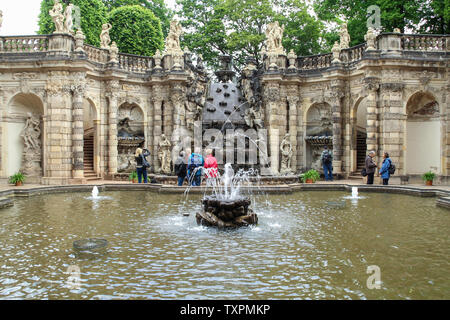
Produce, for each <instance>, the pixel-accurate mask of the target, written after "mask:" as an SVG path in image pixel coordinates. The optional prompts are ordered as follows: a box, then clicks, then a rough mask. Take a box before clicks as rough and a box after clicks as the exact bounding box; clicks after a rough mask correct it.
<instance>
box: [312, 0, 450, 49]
mask: <svg viewBox="0 0 450 320" xmlns="http://www.w3.org/2000/svg"><path fill="white" fill-rule="evenodd" d="M448 3H449V1H448V0H429V1H423V0H359V1H354V0H339V1H337V0H314V10H315V12H316V13H317V15H318V17H319V18H320V19H322V20H324V21H326V22H328V23H332V24H333V23H334V24H336V23H337V24H340V23H342V21H343V20H346V21H347V22H348V25H347V27H348V32H349V34H350V38H351V42H350V45H351V46H354V45H357V44H360V43H363V42H364V35H365V34H366V32H367V19H368V18H369V17H370V15H371V13H367V8H368V7H369V6H371V5H377V6H378V7H379V8H380V18H381V30H382V31H383V32H392V31H393V30H394V28H399V29H400V30H401V31H402V32H405V31H410V30H413V31H416V32H421V31H426V32H429V33H445V32H447V33H448V25H449V24H448V22H449V15H450V12H449V10H450V9H449V8H448V7H449V5H448ZM446 8H447V15H446V13H445V12H446V11H445V10H446ZM419 26H421V27H419ZM338 29H339V27H335V28H334V29H332V30H331V35H330V36H328V37H327V40H328V41H329V44H331V43H332V42H331V43H330V41H334V40H335V39H336V35H337V30H338Z"/></svg>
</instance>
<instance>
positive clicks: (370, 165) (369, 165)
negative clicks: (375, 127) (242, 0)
mask: <svg viewBox="0 0 450 320" xmlns="http://www.w3.org/2000/svg"><path fill="white" fill-rule="evenodd" d="M374 157H375V151H370V152H369V155H368V156H367V157H366V172H367V184H373V176H374V175H375V168H376V167H377V164H376V163H375V162H374V161H373V158H374Z"/></svg>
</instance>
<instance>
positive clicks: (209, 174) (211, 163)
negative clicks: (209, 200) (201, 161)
mask: <svg viewBox="0 0 450 320" xmlns="http://www.w3.org/2000/svg"><path fill="white" fill-rule="evenodd" d="M217 170H218V166H217V159H216V158H215V157H214V155H213V150H212V149H207V150H206V159H205V176H206V185H207V186H210V185H212V182H213V180H214V179H215V178H217V173H218V171H217Z"/></svg>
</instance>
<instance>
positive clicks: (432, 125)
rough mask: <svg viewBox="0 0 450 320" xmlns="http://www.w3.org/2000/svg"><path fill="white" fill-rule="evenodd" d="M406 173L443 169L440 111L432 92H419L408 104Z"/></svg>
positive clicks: (421, 172)
mask: <svg viewBox="0 0 450 320" xmlns="http://www.w3.org/2000/svg"><path fill="white" fill-rule="evenodd" d="M406 115H407V120H406V154H405V168H406V173H407V174H423V173H424V172H426V171H429V170H432V171H434V172H437V173H439V174H440V173H441V172H442V166H441V149H442V141H441V136H442V135H441V130H442V129H441V112H440V108H439V104H438V102H437V101H436V98H435V97H434V96H433V95H432V94H431V93H430V92H423V91H420V92H416V93H414V94H413V95H411V97H410V98H409V99H408V101H407V103H406Z"/></svg>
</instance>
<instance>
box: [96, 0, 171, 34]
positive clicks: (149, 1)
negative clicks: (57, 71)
mask: <svg viewBox="0 0 450 320" xmlns="http://www.w3.org/2000/svg"><path fill="white" fill-rule="evenodd" d="M102 1H103V3H104V4H105V6H106V7H107V8H108V10H110V11H111V10H113V9H115V8H119V7H123V6H132V5H140V6H143V7H144V8H147V9H150V10H152V12H153V13H154V14H155V16H157V17H158V18H159V20H161V27H162V31H163V34H164V37H166V36H167V34H168V33H169V29H170V20H172V18H173V12H172V10H170V9H169V8H167V6H166V3H165V2H164V0H102Z"/></svg>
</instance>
